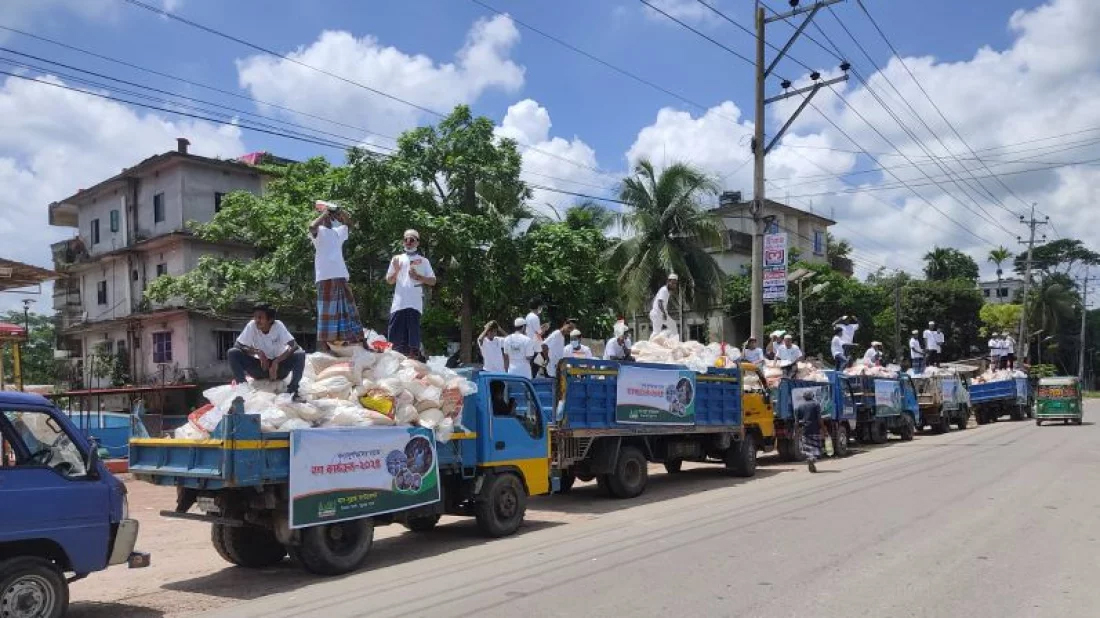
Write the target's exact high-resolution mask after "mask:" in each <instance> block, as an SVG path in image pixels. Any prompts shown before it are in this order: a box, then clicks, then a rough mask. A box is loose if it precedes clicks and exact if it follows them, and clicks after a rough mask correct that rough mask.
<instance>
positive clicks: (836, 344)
mask: <svg viewBox="0 0 1100 618" xmlns="http://www.w3.org/2000/svg"><path fill="white" fill-rule="evenodd" d="M845 351H846V348H845V345H844V329H843V328H841V327H840V326H833V340H832V341H831V342H830V343H829V352H830V353H831V354H832V355H833V365H834V366H835V367H836V370H837V371H843V370H844V368H845V367H847V366H848V357H847V356H845V355H844V352H845Z"/></svg>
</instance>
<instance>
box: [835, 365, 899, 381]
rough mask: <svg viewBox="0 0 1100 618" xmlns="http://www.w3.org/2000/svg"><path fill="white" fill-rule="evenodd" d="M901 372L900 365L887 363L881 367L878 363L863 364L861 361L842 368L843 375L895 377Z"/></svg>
mask: <svg viewBox="0 0 1100 618" xmlns="http://www.w3.org/2000/svg"><path fill="white" fill-rule="evenodd" d="M900 372H901V367H899V366H897V365H887V366H885V367H881V366H878V365H864V364H862V363H860V364H858V365H852V366H851V367H848V368H846V369H845V370H844V375H849V376H872V377H875V378H897V377H898V374H899V373H900Z"/></svg>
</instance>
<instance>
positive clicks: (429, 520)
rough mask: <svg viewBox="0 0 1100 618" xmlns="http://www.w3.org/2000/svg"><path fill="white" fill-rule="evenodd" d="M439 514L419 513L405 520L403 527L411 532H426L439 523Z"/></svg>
mask: <svg viewBox="0 0 1100 618" xmlns="http://www.w3.org/2000/svg"><path fill="white" fill-rule="evenodd" d="M439 517H440V516H439V515H421V516H419V517H410V518H408V519H406V520H405V527H406V528H408V529H409V530H411V531H413V532H428V531H429V530H432V529H433V528H435V525H436V524H438V523H439Z"/></svg>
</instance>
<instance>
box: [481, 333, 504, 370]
mask: <svg viewBox="0 0 1100 618" xmlns="http://www.w3.org/2000/svg"><path fill="white" fill-rule="evenodd" d="M478 347H479V348H480V349H481V358H482V359H484V361H485V364H484V365H482V369H484V370H485V371H499V372H500V373H504V339H501V338H500V337H494V338H492V339H490V338H488V337H486V338H484V339H482V340H481V343H480V344H479V345H478Z"/></svg>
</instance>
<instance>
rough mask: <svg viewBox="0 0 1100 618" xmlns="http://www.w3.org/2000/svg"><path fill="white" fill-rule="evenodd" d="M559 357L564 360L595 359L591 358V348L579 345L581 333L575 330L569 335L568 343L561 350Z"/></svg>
mask: <svg viewBox="0 0 1100 618" xmlns="http://www.w3.org/2000/svg"><path fill="white" fill-rule="evenodd" d="M561 355H562V356H563V357H564V358H588V359H591V358H595V357H594V356H592V348H590V347H588V346H586V345H584V344H583V343H581V331H579V330H576V329H573V332H571V333H569V343H568V344H567V345H566V346H565V349H564V350H562V353H561Z"/></svg>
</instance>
